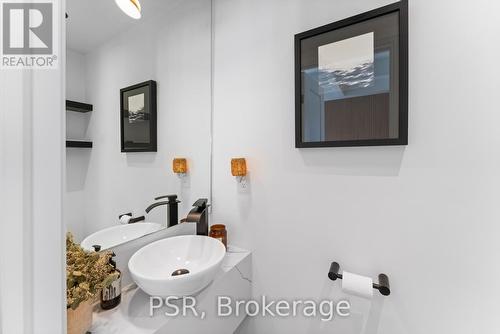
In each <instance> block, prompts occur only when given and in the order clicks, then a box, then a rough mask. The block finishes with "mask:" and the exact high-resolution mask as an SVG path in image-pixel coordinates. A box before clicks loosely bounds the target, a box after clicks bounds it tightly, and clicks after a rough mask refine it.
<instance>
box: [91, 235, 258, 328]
mask: <svg viewBox="0 0 500 334" xmlns="http://www.w3.org/2000/svg"><path fill="white" fill-rule="evenodd" d="M251 276H252V272H251V253H250V252H249V251H247V250H244V249H241V248H238V247H234V246H231V245H230V246H229V247H228V250H227V253H226V255H225V257H224V260H223V262H222V265H221V270H220V271H219V272H218V273H217V276H216V277H215V279H214V281H213V282H212V283H210V285H208V286H207V287H206V288H205V289H204V290H203V291H201V292H200V293H199V294H198V295H196V296H195V298H196V305H197V309H198V308H200V310H203V311H206V313H207V314H208V316H207V318H206V319H204V320H199V319H197V318H194V319H193V317H189V316H188V317H181V316H178V317H167V316H166V315H164V312H165V310H163V311H162V309H158V310H157V312H154V316H153V317H151V316H150V315H149V310H150V297H149V296H148V295H147V294H146V293H144V292H143V291H142V290H141V289H139V288H138V287H136V286H135V285H132V286H129V287H128V288H127V289H124V290H125V291H124V292H122V301H121V303H120V305H119V306H117V307H116V308H115V309H113V310H109V311H105V310H101V309H98V310H97V311H96V312H94V320H93V326H92V328H91V330H90V332H91V333H92V334H115V333H117V334H128V333H130V334H154V333H163V332H168V331H171V330H174V329H175V331H176V333H179V332H180V333H195V332H197V331H198V329H197V326H202V328H205V329H206V328H207V326H212V325H213V326H214V329H216V328H217V330H218V331H217V333H223V332H226V329H227V330H228V331H227V332H228V333H232V331H234V329H235V328H236V327H237V326H238V325H239V323H240V322H241V321H242V320H243V318H241V319H236V318H234V319H227V318H224V325H223V327H221V326H222V324H221V322H222V321H221V319H217V317H216V315H215V310H214V309H215V305H216V303H215V300H216V297H217V296H218V295H229V296H234V297H235V298H236V297H241V298H249V297H250V294H251V284H252V283H251ZM231 320H233V321H232V322H231ZM233 327H234V328H233ZM221 330H222V331H221ZM210 332H212V331H210Z"/></svg>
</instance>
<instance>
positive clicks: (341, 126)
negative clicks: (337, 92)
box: [325, 93, 389, 141]
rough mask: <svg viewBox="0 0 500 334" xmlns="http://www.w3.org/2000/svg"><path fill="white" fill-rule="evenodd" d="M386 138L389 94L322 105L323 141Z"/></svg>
mask: <svg viewBox="0 0 500 334" xmlns="http://www.w3.org/2000/svg"><path fill="white" fill-rule="evenodd" d="M387 138H389V93H386V94H376V95H369V96H360V97H354V98H349V99H343V100H333V101H327V102H325V140H327V141H336V140H365V139H387Z"/></svg>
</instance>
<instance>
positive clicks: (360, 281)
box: [342, 271, 373, 299]
mask: <svg viewBox="0 0 500 334" xmlns="http://www.w3.org/2000/svg"><path fill="white" fill-rule="evenodd" d="M342 290H343V291H344V292H346V293H349V294H352V295H356V296H359V297H363V298H367V299H371V298H372V297H373V281H372V279H371V278H370V277H366V276H361V275H356V274H353V273H350V272H347V271H344V272H343V274H342Z"/></svg>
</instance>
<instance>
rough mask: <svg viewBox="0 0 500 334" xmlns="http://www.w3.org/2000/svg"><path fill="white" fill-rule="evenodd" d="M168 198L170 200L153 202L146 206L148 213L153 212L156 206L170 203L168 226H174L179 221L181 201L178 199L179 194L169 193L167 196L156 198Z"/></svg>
mask: <svg viewBox="0 0 500 334" xmlns="http://www.w3.org/2000/svg"><path fill="white" fill-rule="evenodd" d="M164 198H167V199H168V201H163V202H156V203H153V204H151V205H150V206H148V207H147V208H146V213H149V212H151V210H153V209H154V208H156V207H159V206H163V205H168V209H167V227H172V226H175V225H177V224H178V223H179V205H178V204H179V203H180V201H179V200H177V195H167V196H160V197H157V198H155V200H160V199H164Z"/></svg>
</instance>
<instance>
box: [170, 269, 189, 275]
mask: <svg viewBox="0 0 500 334" xmlns="http://www.w3.org/2000/svg"><path fill="white" fill-rule="evenodd" d="M186 274H189V270H187V269H177V270H176V271H174V272H173V273H172V276H181V275H186Z"/></svg>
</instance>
